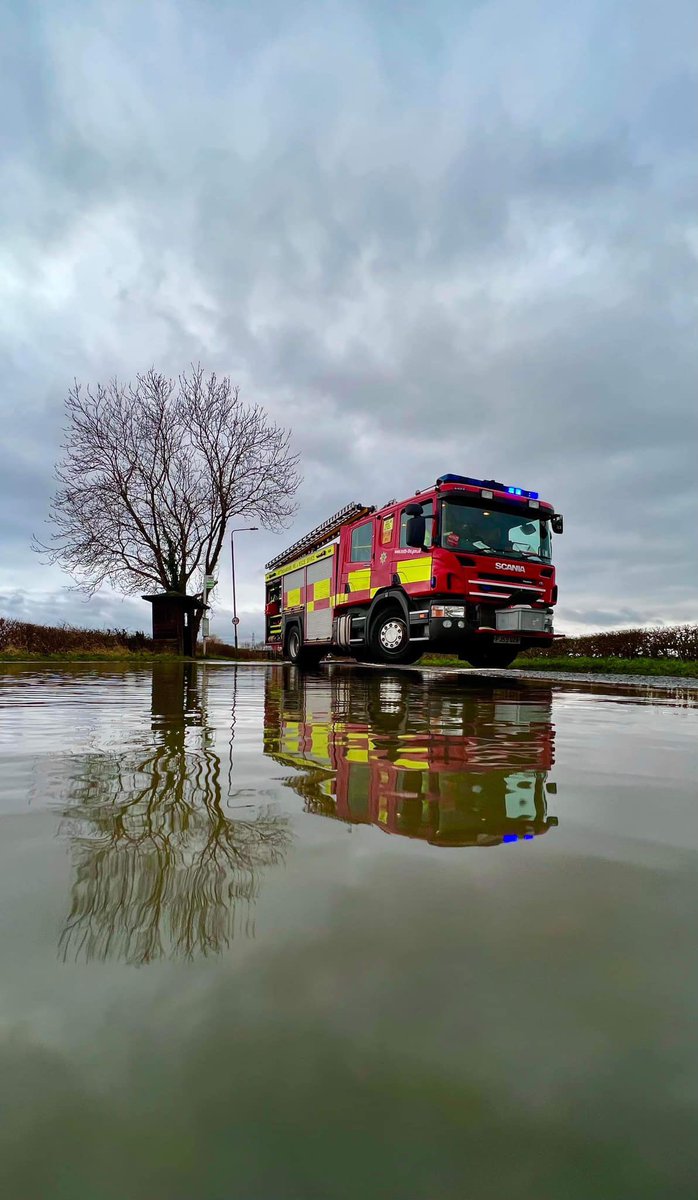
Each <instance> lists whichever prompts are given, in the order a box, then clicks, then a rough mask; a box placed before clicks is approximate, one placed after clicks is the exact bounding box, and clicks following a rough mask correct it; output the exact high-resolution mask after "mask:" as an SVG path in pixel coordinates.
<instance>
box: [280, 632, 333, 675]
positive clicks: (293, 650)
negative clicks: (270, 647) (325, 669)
mask: <svg viewBox="0 0 698 1200" xmlns="http://www.w3.org/2000/svg"><path fill="white" fill-rule="evenodd" d="M286 654H287V656H288V657H289V658H290V660H291V662H292V663H294V664H295V665H296V666H297V667H306V668H310V669H311V670H312V668H313V667H317V666H318V664H319V663H320V659H321V658H324V655H325V651H324V649H322V648H318V647H317V646H306V645H304V644H303V638H302V636H301V631H300V628H299V627H298V625H292V626H291V628H290V629H289V631H288V636H287V638H286Z"/></svg>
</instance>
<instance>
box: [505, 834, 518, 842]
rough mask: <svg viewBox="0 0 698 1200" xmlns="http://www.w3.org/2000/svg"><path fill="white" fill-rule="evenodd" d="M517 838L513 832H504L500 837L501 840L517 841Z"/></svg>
mask: <svg viewBox="0 0 698 1200" xmlns="http://www.w3.org/2000/svg"><path fill="white" fill-rule="evenodd" d="M518 840H519V839H518V837H517V835H516V834H515V833H505V834H504V836H503V838H502V841H503V842H518Z"/></svg>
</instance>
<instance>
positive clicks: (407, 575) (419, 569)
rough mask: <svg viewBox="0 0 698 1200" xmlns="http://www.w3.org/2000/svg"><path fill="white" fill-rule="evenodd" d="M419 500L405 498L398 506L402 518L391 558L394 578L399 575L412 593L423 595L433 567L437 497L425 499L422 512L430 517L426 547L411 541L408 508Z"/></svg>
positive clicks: (428, 519)
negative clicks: (432, 550) (406, 499)
mask: <svg viewBox="0 0 698 1200" xmlns="http://www.w3.org/2000/svg"><path fill="white" fill-rule="evenodd" d="M414 503H415V501H414V499H413V500H409V501H405V503H404V504H403V505H401V507H400V509H399V510H398V514H399V521H398V520H396V522H395V523H396V526H397V528H396V535H395V538H394V544H393V551H392V555H391V558H390V563H391V578H392V576H393V575H396V576H397V578H398V579H399V581H400V583H401V584H402V586H403V588H404V589H405V591H406V592H407V593H408V594H415V595H420V594H421V593H422V592H425V591H427V590H428V589H429V585H430V582H431V577H432V574H433V569H432V556H431V545H432V536H433V526H434V501H433V499H432V498H431V497H430V498H429V499H425V500H423V501H422V512H423V513H424V517H425V521H426V530H425V536H424V549H415V548H414V547H411V546H408V545H407V521H408V519H409V518H408V515H407V508H408V505H409V504H414Z"/></svg>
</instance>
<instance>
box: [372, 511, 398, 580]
mask: <svg viewBox="0 0 698 1200" xmlns="http://www.w3.org/2000/svg"><path fill="white" fill-rule="evenodd" d="M397 535H398V518H397V510H396V509H393V510H392V511H391V512H384V513H381V514H380V516H378V517H376V528H375V537H374V546H373V566H372V569H371V594H372V595H375V593H376V592H377V591H378V590H379V589H380V588H386V587H390V586H391V584H392V582H393V569H394V568H393V559H394V557H395V543H396V540H397Z"/></svg>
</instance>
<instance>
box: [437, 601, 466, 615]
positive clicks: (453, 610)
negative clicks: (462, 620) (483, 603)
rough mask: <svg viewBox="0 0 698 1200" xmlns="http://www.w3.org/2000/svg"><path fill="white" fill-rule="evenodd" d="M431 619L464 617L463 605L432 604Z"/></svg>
mask: <svg viewBox="0 0 698 1200" xmlns="http://www.w3.org/2000/svg"><path fill="white" fill-rule="evenodd" d="M431 615H432V617H464V616H465V606H464V605H463V604H432V606H431Z"/></svg>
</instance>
